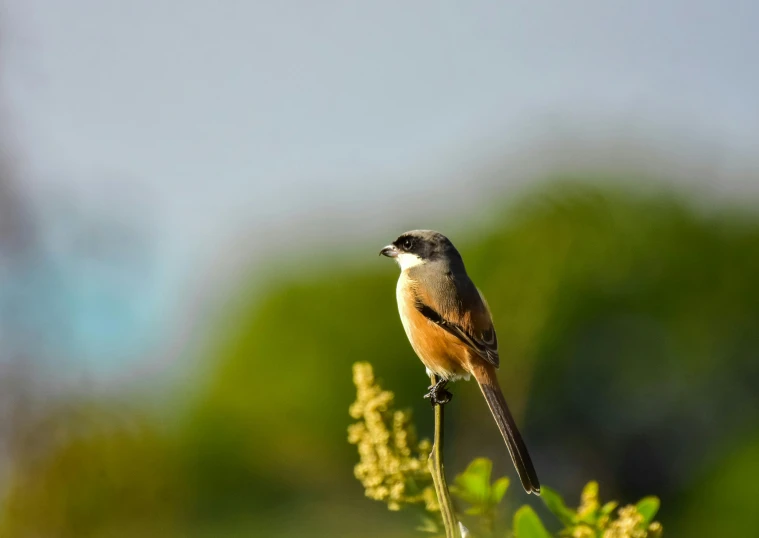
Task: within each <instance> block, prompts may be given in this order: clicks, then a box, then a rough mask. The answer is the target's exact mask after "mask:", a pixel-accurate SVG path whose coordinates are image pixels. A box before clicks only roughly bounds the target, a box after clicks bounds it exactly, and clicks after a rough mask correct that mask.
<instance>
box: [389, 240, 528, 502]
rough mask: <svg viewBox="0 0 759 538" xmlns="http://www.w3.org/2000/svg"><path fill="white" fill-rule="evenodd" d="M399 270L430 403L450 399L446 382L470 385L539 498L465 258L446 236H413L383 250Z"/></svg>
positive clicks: (407, 322) (400, 295)
mask: <svg viewBox="0 0 759 538" xmlns="http://www.w3.org/2000/svg"><path fill="white" fill-rule="evenodd" d="M380 255H384V256H387V257H389V258H393V259H394V260H395V261H396V262H397V263H398V265H399V266H400V269H401V274H400V277H399V278H398V284H397V286H396V299H397V301H398V312H399V314H400V318H401V323H402V324H403V328H404V330H405V331H406V336H407V337H408V340H409V342H410V343H411V347H412V348H413V349H414V351H415V352H416V354H417V355H418V356H419V359H421V361H422V363H423V364H424V366H425V368H426V370H427V374H428V375H429V376H430V377H432V376H434V379H435V383H434V384H433V385H432V386H430V387H429V393H428V394H427V395H426V396H425V398H429V399H430V401H431V402H432V404H433V405H442V404H445V403H447V402H448V401H450V399H451V397H452V395H451V393H450V392H448V391H447V390H446V388H445V387H446V385H447V384H448V382H451V381H457V380H459V379H464V380H468V379H470V378H471V377H473V378H474V379H475V381H476V382H477V384H478V385H479V387H480V390H481V391H482V394H483V396H484V397H485V401H486V402H487V404H488V407H489V409H490V412H491V413H492V415H493V418H494V419H495V422H496V424H497V425H498V429H499V430H500V432H501V435H502V436H503V439H504V441H505V442H506V447H507V448H508V451H509V454H510V456H511V460H512V461H513V462H514V467H515V468H516V470H517V474H518V475H519V479H520V480H521V482H522V486H523V487H524V490H525V491H526V492H527V493H528V494H529V493H534V494H535V495H540V482H539V480H538V475H537V473H536V472H535V467H534V465H533V464H532V459H531V458H530V454H529V453H528V451H527V446H526V445H525V443H524V440H523V439H522V436H521V434H520V433H519V430H518V429H517V425H516V422H515V421H514V418H513V417H512V415H511V412H510V411H509V407H508V405H507V403H506V399H505V398H504V396H503V392H502V390H501V387H500V385H499V383H498V377H497V375H496V371H497V370H498V367H499V364H500V359H499V356H498V339H497V337H496V332H495V328H494V326H493V320H492V316H491V314H490V308H489V307H488V304H487V302H486V301H485V297H484V296H483V295H482V293H481V292H480V290H479V289H478V288H477V287H476V286H475V285H474V283H473V282H472V280H471V279H470V278H469V275H468V274H467V272H466V268H465V267H464V260H463V259H462V257H461V254H459V251H458V250H456V247H454V246H453V243H452V242H451V241H450V239H448V238H447V237H446V236H444V235H443V234H441V233H439V232H436V231H433V230H412V231H408V232H405V233H403V234H401V235H400V236H399V237H398V238H397V239H396V240H395V241H393V242H392V243H391V244H389V245H387V246H386V247H384V248H382V250H381V251H380Z"/></svg>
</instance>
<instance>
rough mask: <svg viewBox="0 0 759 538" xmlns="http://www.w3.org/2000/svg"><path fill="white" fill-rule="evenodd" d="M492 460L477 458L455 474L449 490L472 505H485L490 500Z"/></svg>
mask: <svg viewBox="0 0 759 538" xmlns="http://www.w3.org/2000/svg"><path fill="white" fill-rule="evenodd" d="M492 469H493V462H491V461H490V460H489V459H487V458H477V459H475V460H474V461H473V462H472V463H470V464H469V466H468V467H467V468H466V470H465V471H464V472H463V473H461V474H460V475H458V476H456V478H455V479H454V481H453V487H452V488H451V491H452V492H453V493H454V494H455V495H456V496H457V497H459V498H460V499H461V500H463V501H466V502H468V503H470V504H474V505H487V504H489V503H488V501H489V500H490V473H491V471H492Z"/></svg>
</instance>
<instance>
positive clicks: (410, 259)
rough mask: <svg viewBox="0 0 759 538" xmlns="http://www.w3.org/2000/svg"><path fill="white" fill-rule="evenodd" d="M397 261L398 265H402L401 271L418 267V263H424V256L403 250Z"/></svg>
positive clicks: (396, 258)
mask: <svg viewBox="0 0 759 538" xmlns="http://www.w3.org/2000/svg"><path fill="white" fill-rule="evenodd" d="M395 261H396V262H398V265H400V267H401V271H405V270H406V269H411V268H412V267H416V266H417V265H422V264H423V263H424V260H423V259H422V258H420V257H419V256H417V255H416V254H411V253H410V252H401V253H400V254H398V256H396V257H395Z"/></svg>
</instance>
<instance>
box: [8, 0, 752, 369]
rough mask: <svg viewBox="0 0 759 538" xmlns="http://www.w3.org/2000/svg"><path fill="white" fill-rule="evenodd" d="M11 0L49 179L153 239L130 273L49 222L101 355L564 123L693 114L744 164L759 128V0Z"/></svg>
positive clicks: (15, 68)
mask: <svg viewBox="0 0 759 538" xmlns="http://www.w3.org/2000/svg"><path fill="white" fill-rule="evenodd" d="M2 3H3V8H4V9H3V19H2V21H1V22H2V25H3V31H4V32H3V33H4V41H3V43H2V45H3V49H2V52H3V54H4V72H3V86H4V88H3V89H4V92H5V97H6V100H7V101H8V105H9V106H7V107H6V108H8V109H9V111H10V122H11V124H12V126H13V144H14V146H13V147H14V149H15V150H17V151H18V152H19V160H20V163H21V164H20V167H19V170H20V176H21V178H22V179H23V183H24V185H25V187H26V188H27V190H28V192H29V196H30V197H31V199H32V200H34V202H35V204H37V205H39V206H40V207H48V206H50V205H53V206H54V205H56V203H58V202H59V200H60V199H64V200H67V203H68V204H70V206H71V207H72V208H73V209H72V210H71V211H72V212H73V213H74V214H75V215H76V216H77V219H79V220H78V221H77V222H79V226H81V222H85V223H86V222H91V223H97V222H99V221H100V220H109V219H110V220H111V221H116V222H118V223H121V224H122V225H123V226H124V227H125V228H127V229H129V230H132V231H133V233H134V235H135V236H136V237H138V238H139V242H140V245H141V246H140V254H139V256H137V259H136V260H133V264H132V265H130V266H129V267H130V269H129V270H128V271H126V273H125V271H124V270H123V268H122V266H121V262H120V261H119V257H118V255H116V254H114V253H109V254H107V255H104V257H101V258H97V259H95V260H94V261H93V260H92V259H91V258H88V257H86V256H85V257H83V255H82V254H81V253H80V252H78V251H76V249H73V250H72V248H70V247H66V246H65V245H67V244H68V242H67V240H66V239H65V238H64V239H60V238H54V236H55V233H59V232H55V233H54V231H55V230H58V231H60V230H64V235H65V230H67V229H68V227H71V222H72V219H70V218H69V217H67V216H66V214H63V215H62V214H61V213H60V212H58V213H56V212H52V213H53V215H54V216H53V217H50V218H49V220H48V221H47V222H46V223H45V227H46V229H47V230H48V235H49V237H51V238H52V239H50V241H51V243H52V244H53V245H54V246H56V248H59V249H60V250H61V260H64V261H62V262H61V263H62V265H63V266H64V268H63V269H61V270H62V271H63V272H65V273H66V275H67V276H66V279H68V280H67V282H69V284H68V288H67V289H68V292H67V293H69V292H70V295H71V296H70V297H69V296H68V295H67V297H68V298H67V299H66V300H65V301H64V303H65V304H68V305H69V308H70V312H71V316H72V319H73V320H75V323H74V325H76V326H80V327H81V329H80V332H81V337H80V338H76V339H74V342H76V343H75V345H74V346H73V349H72V351H73V352H75V353H76V354H79V355H82V356H84V357H85V358H86V359H87V360H89V361H91V362H93V363H97V361H101V360H103V359H102V357H104V356H108V357H109V359H108V360H109V361H111V362H115V363H117V364H128V363H129V362H130V361H131V360H133V359H134V357H138V356H141V355H145V354H146V353H153V352H155V349H156V346H160V345H166V343H165V342H163V344H161V342H162V340H165V338H166V337H165V335H166V333H167V332H174V331H175V329H172V330H169V329H167V327H168V326H169V325H170V324H171V323H173V322H174V321H175V320H177V319H182V315H183V314H182V313H183V312H184V311H185V310H186V309H187V305H188V304H194V303H193V301H194V299H188V297H191V296H193V292H194V291H195V290H196V286H197V284H198V282H199V281H202V280H203V279H204V278H206V277H207V276H208V275H220V274H234V272H235V270H236V268H239V267H242V266H243V265H244V264H247V263H248V262H250V261H251V260H252V262H253V263H256V261H257V260H261V259H264V258H266V257H267V256H268V254H270V253H272V252H282V251H287V250H288V249H292V248H294V247H295V246H297V245H302V244H303V243H309V242H313V241H317V240H318V237H319V236H320V234H323V233H327V232H328V233H329V234H330V235H331V237H334V238H337V239H338V240H339V238H340V237H345V238H350V240H358V239H363V238H371V239H372V240H374V239H375V238H376V239H377V240H379V239H380V238H381V237H385V236H387V235H392V234H393V233H396V232H397V231H398V230H397V222H399V221H400V220H404V219H408V215H409V214H411V213H416V212H418V213H419V214H421V215H427V216H429V219H430V221H431V222H435V218H436V217H435V216H436V215H439V214H441V213H442V212H446V213H447V212H450V211H453V212H455V213H456V214H457V215H460V216H462V218H465V217H466V215H467V214H468V213H469V212H471V211H472V207H473V205H476V203H477V202H478V201H479V200H481V199H485V198H487V196H489V194H490V193H489V191H488V190H487V189H485V188H484V187H483V189H477V188H476V187H477V186H476V184H474V185H473V184H472V183H471V182H470V181H469V178H468V175H469V174H473V173H474V171H476V170H477V168H478V167H479V166H482V163H483V162H485V161H486V160H487V159H489V158H493V156H494V155H498V156H499V158H502V159H506V160H508V158H509V156H510V155H513V156H514V158H515V159H516V157H517V156H518V155H519V154H520V152H523V151H526V148H529V147H530V146H531V145H533V144H534V143H537V144H538V145H539V143H540V141H541V140H542V139H543V138H545V137H547V138H550V137H551V136H553V135H554V134H555V133H552V129H553V126H554V125H556V124H568V125H571V126H573V127H572V128H571V129H570V131H569V132H570V135H572V133H573V132H574V131H572V129H576V130H577V136H580V137H582V136H587V137H589V138H591V139H593V138H594V137H595V138H599V139H603V138H605V137H607V136H608V135H610V134H614V133H615V132H616V131H615V129H616V130H618V129H619V126H624V125H628V124H631V125H637V126H643V131H642V132H643V133H648V135H645V134H644V136H650V138H651V140H661V141H666V140H667V138H668V136H669V135H668V133H679V135H678V136H679V137H680V138H681V139H683V140H685V142H684V144H685V146H684V147H686V148H687V147H691V146H688V143H689V140H688V139H689V137H693V141H692V142H693V144H694V145H693V146H692V147H700V146H699V144H707V145H709V144H713V145H714V146H715V147H718V148H719V150H718V153H719V156H720V162H721V163H722V164H721V166H724V167H727V168H730V166H733V165H734V163H742V162H745V161H746V160H748V159H750V158H752V157H753V152H755V150H756V148H757V147H759V128H758V127H757V126H759V100H758V99H757V98H756V96H757V95H759V64H758V63H757V61H756V51H757V50H759V32H757V31H756V21H757V20H759V6H758V5H757V4H756V2H750V1H737V0H734V1H727V2H718V1H693V0H691V1H687V0H681V1H673V0H669V1H663V0H659V1H639V2H617V1H610V0H605V1H604V0H598V1H596V0H592V1H583V2H571V3H570V2H565V1H561V0H552V1H543V2H540V1H531V2H527V1H524V2H488V1H480V0H470V1H468V2H451V1H441V0H436V1H421V0H420V1H415V2H408V1H404V2H397V1H383V2H347V1H334V0H323V1H320V2H310V1H300V2H293V1H290V2H288V1H284V2H251V1H222V2H215V3H212V2H201V1H198V0H182V1H179V0H131V1H130V2H123V1H116V0H68V1H67V2H60V1H58V0H16V1H9V0H5V1H4V2H2ZM646 129H648V131H646ZM683 140H680V141H679V142H678V143H683ZM673 143H674V142H673ZM694 151H695V150H694ZM686 152H687V150H686ZM740 166H742V165H740ZM732 171H733V172H734V170H732ZM717 172H718V173H717V174H716V175H717V176H719V175H720V174H719V170H717ZM724 175H725V178H727V177H728V176H730V174H727V173H725V174H724ZM462 179H465V181H462ZM520 179H523V178H520V174H519V171H518V170H515V172H514V174H513V175H512V176H508V175H507V177H504V181H505V184H503V185H501V187H502V188H505V189H508V188H509V182H510V181H512V180H513V182H514V184H515V185H516V184H518V183H519V181H520ZM722 179H723V180H724V181H727V179H724V178H722ZM683 181H687V179H684V180H683ZM746 187H747V186H746V185H744V184H742V183H740V182H739V183H737V184H735V185H732V184H731V185H729V187H728V188H729V189H731V190H732V189H737V190H738V192H740V191H741V189H744V188H746ZM430 193H434V194H432V195H430ZM69 216H70V215H69ZM56 219H57V220H56ZM77 219H74V220H77ZM404 222H405V220H404ZM294 223H297V225H298V226H297V227H296V226H295V225H294ZM303 223H308V226H307V227H303V226H302V225H303ZM93 225H96V224H93ZM72 233H74V232H72ZM56 237H57V236H56ZM346 240H347V239H346ZM69 242H70V241H69ZM93 264H94V265H95V269H93ZM83 267H88V268H89V269H86V270H85V269H83ZM125 274H126V276H125ZM93 275H99V276H93ZM211 278H212V277H211ZM98 279H100V280H98ZM124 279H126V281H125V280H124ZM117 283H120V284H117ZM72 290H73V291H72ZM98 290H100V291H98ZM106 292H107V293H106ZM105 295H107V296H108V297H107V298H106V297H105ZM88 297H89V299H87V298H88ZM109 320H110V324H109ZM180 332H181V331H180ZM180 338H181V337H180Z"/></svg>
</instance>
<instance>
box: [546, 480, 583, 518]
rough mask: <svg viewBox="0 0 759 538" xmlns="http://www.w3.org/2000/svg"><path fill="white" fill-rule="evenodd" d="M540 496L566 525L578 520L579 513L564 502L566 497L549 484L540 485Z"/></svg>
mask: <svg viewBox="0 0 759 538" xmlns="http://www.w3.org/2000/svg"><path fill="white" fill-rule="evenodd" d="M540 498H541V499H543V503H545V505H546V507H547V508H548V509H549V510H550V511H551V512H552V513H553V515H555V516H556V517H557V518H559V521H561V522H562V524H563V525H564V526H566V527H569V526H571V525H574V524H575V523H576V522H577V513H576V512H575V511H574V510H572V509H571V508H569V507H568V506H567V505H566V504H565V503H564V499H562V498H561V495H559V494H558V493H557V492H556V490H554V489H552V488H549V487H548V486H540Z"/></svg>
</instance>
